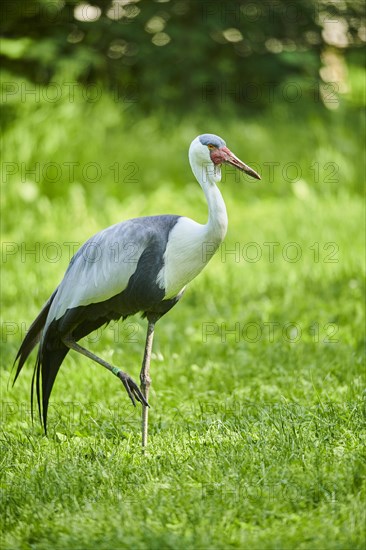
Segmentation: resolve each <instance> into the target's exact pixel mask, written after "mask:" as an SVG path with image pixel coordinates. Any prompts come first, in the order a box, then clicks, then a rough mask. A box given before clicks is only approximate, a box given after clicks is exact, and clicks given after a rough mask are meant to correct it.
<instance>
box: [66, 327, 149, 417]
mask: <svg viewBox="0 0 366 550" xmlns="http://www.w3.org/2000/svg"><path fill="white" fill-rule="evenodd" d="M62 341H63V343H64V344H65V346H67V347H68V348H70V349H73V350H74V351H77V352H78V353H81V354H82V355H85V357H88V358H89V359H91V360H92V361H95V362H96V363H99V365H102V367H104V368H106V369H108V370H109V371H111V372H113V374H115V375H116V376H117V377H118V378H119V379H120V380H121V382H122V384H123V385H124V387H125V389H126V392H127V393H128V396H129V398H130V399H131V401H132V404H133V406H134V407H136V403H135V399H136V400H137V401H139V402H140V403H141V404H142V406H143V407H144V408H148V406H149V404H148V402H147V400H146V399H145V397H144V396H143V394H142V393H141V391H140V388H139V387H138V385H137V384H136V383H135V382H134V381H133V380H132V378H131V377H130V376H129V375H128V374H127V373H126V372H123V371H121V370H120V369H118V368H117V367H113V365H110V364H109V363H107V361H104V359H101V358H100V357H98V356H97V355H95V354H94V353H92V352H91V351H89V350H87V349H85V348H83V347H82V346H80V345H79V344H77V343H76V342H75V340H74V338H73V337H72V335H71V334H68V335H66V336H64V337H63V339H62Z"/></svg>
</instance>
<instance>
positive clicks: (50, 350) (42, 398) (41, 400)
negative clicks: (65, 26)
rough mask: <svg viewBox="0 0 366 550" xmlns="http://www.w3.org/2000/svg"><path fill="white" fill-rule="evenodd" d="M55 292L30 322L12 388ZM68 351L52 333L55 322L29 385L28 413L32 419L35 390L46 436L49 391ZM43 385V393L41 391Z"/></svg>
mask: <svg viewBox="0 0 366 550" xmlns="http://www.w3.org/2000/svg"><path fill="white" fill-rule="evenodd" d="M56 292H57V289H56V290H55V292H54V293H53V294H52V296H51V297H50V299H49V300H48V302H47V303H46V304H45V306H44V307H43V309H42V311H41V312H40V314H39V315H38V317H37V318H36V319H35V320H34V321H33V323H32V325H31V327H30V329H29V331H28V332H27V334H26V336H25V338H24V340H23V342H22V344H21V346H20V348H19V351H18V353H17V356H16V358H15V361H14V365H15V363H16V362H17V361H18V366H17V370H16V373H15V376H14V381H13V385H14V384H15V382H16V380H17V378H18V376H19V373H20V371H21V370H22V368H23V365H24V363H25V362H26V360H27V359H28V357H29V355H30V353H31V352H32V350H33V349H34V348H35V346H36V345H37V344H38V343H39V341H40V339H41V336H42V331H43V328H44V326H45V323H46V319H47V315H48V312H49V309H50V307H51V304H52V301H53V299H54V297H55V295H56ZM68 351H69V348H67V347H66V346H65V345H64V344H63V343H62V341H61V340H60V337H59V335H58V333H57V330H55V326H54V322H52V323H51V324H50V326H49V327H48V329H47V334H46V335H44V337H43V341H42V345H41V346H40V347H39V348H38V354H37V359H36V363H35V365H34V372H33V376H32V385H31V410H32V419H33V405H34V386H35V389H36V395H37V404H38V413H39V418H40V421H41V423H42V425H43V427H44V430H45V433H47V412H48V404H49V398H50V394H51V391H52V387H53V384H54V381H55V379H56V376H57V373H58V370H59V368H60V366H61V363H62V361H63V360H64V357H65V356H66V354H67V352H68ZM41 385H42V391H41Z"/></svg>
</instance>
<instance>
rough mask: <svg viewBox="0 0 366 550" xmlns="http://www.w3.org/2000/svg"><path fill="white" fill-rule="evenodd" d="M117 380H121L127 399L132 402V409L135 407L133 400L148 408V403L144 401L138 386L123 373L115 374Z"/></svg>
mask: <svg viewBox="0 0 366 550" xmlns="http://www.w3.org/2000/svg"><path fill="white" fill-rule="evenodd" d="M117 376H118V378H119V379H120V380H121V382H122V384H123V385H124V387H125V389H126V392H127V393H128V396H129V398H130V399H131V401H132V404H133V406H134V407H136V403H135V399H136V400H137V401H139V402H140V403H141V404H142V405H145V407H150V405H149V403H148V402H147V401H146V399H145V397H144V396H143V394H142V392H141V390H140V388H139V387H138V385H137V384H136V383H135V382H134V381H133V380H132V378H131V377H130V376H129V375H128V374H127V373H126V372H123V371H121V370H120V371H119V372H118V374H117Z"/></svg>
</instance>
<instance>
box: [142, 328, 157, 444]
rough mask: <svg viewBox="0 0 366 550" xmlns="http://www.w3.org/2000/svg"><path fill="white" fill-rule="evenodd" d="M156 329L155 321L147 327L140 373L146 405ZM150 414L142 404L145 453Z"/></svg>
mask: <svg viewBox="0 0 366 550" xmlns="http://www.w3.org/2000/svg"><path fill="white" fill-rule="evenodd" d="M154 327H155V321H150V320H149V324H148V326H147V335H146V344H145V352H144V359H143V361H142V368H141V372H140V380H141V389H142V393H143V395H144V398H145V401H146V403H147V402H148V399H149V389H150V385H151V378H150V359H151V350H152V344H153V339H154ZM148 414H149V409H148V406H147V405H145V403H143V404H142V450H143V451H145V449H146V446H147V430H148Z"/></svg>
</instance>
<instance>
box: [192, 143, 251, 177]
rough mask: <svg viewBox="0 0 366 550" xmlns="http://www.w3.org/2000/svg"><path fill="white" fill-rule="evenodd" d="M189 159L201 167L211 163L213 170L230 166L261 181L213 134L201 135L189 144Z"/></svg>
mask: <svg viewBox="0 0 366 550" xmlns="http://www.w3.org/2000/svg"><path fill="white" fill-rule="evenodd" d="M189 157H190V159H191V161H194V162H195V163H197V164H199V165H201V166H205V165H206V166H207V165H208V164H211V163H213V165H214V167H215V169H216V168H218V169H219V167H220V166H221V164H231V166H234V167H235V168H237V169H238V170H241V171H242V172H245V173H246V174H248V175H249V176H252V177H253V178H256V179H258V180H260V179H261V177H260V175H259V174H257V172H255V170H253V169H252V168H250V166H247V165H246V164H245V163H244V162H243V161H241V160H240V159H239V158H238V157H237V156H236V155H234V153H232V152H231V151H230V149H228V147H226V143H225V141H224V140H223V139H222V138H220V137H219V136H216V135H215V134H202V135H200V136H198V137H196V139H194V140H193V141H192V143H191V146H190V149H189ZM191 163H192V162H191Z"/></svg>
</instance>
